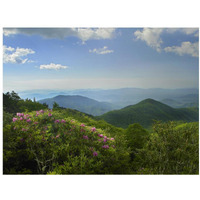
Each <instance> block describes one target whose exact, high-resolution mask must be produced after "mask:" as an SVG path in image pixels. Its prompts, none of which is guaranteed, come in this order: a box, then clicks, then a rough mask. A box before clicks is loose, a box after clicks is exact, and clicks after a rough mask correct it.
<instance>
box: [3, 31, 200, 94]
mask: <svg viewBox="0 0 200 200" xmlns="http://www.w3.org/2000/svg"><path fill="white" fill-rule="evenodd" d="M3 32H4V37H3V45H4V48H3V54H4V55H3V62H4V64H3V89H4V91H11V90H15V91H17V92H18V91H23V90H31V89H61V90H64V89H66V90H67V89H86V88H103V89H110V88H123V87H138V88H193V87H195V88H197V87H198V86H199V83H198V77H199V69H198V68H199V30H198V29H196V28H182V29H180V28H172V29H170V28H59V29H57V28H53V29H48V28H37V29H36V28H32V29H30V28H29V29H28V28H23V29H22V28H4V31H3Z"/></svg>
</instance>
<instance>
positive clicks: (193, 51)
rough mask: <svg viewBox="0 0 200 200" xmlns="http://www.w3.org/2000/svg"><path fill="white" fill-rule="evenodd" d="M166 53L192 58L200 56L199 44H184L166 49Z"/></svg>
mask: <svg viewBox="0 0 200 200" xmlns="http://www.w3.org/2000/svg"><path fill="white" fill-rule="evenodd" d="M164 50H165V51H166V52H173V53H176V54H178V55H180V56H183V55H185V54H187V55H191V56H192V57H198V56H199V43H198V42H195V43H191V42H182V43H181V46H172V47H166V48H164Z"/></svg>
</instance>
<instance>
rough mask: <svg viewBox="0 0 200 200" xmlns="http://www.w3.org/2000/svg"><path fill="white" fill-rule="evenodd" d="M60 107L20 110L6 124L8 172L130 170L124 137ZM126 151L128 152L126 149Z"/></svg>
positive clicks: (112, 172)
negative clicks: (60, 109) (64, 111)
mask: <svg viewBox="0 0 200 200" xmlns="http://www.w3.org/2000/svg"><path fill="white" fill-rule="evenodd" d="M60 117H63V116H62V115H61V114H60V113H59V111H52V110H39V111H33V112H31V113H17V114H16V116H14V117H13V119H12V123H11V125H7V126H6V127H4V173H5V174H6V173H8V174H10V173H11V174H12V173H13V174H15V173H21V174H23V173H24V174H31V173H33V174H114V173H126V167H125V166H126V164H125V163H127V160H128V158H129V155H128V153H127V151H123V150H122V149H123V148H124V147H123V144H122V142H120V137H117V136H116V137H113V136H111V135H110V133H107V132H106V131H104V130H102V129H99V128H96V127H94V126H88V125H87V124H84V123H80V122H79V121H77V120H75V119H72V118H70V117H67V116H66V117H65V118H60ZM123 152H125V153H123Z"/></svg>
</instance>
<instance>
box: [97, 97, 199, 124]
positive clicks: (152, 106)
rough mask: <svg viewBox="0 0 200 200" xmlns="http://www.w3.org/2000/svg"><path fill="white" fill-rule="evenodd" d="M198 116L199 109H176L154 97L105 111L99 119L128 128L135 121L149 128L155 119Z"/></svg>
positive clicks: (189, 118)
mask: <svg viewBox="0 0 200 200" xmlns="http://www.w3.org/2000/svg"><path fill="white" fill-rule="evenodd" d="M198 116H199V115H198V110H197V109H196V110H195V109H188V108H184V109H175V108H171V107H170V106H167V105H165V104H163V103H160V102H158V101H155V100H153V99H146V100H144V101H141V102H140V103H138V104H136V105H131V106H127V107H125V108H123V109H121V110H116V111H110V112H108V113H105V114H103V115H101V116H100V117H98V119H104V120H105V121H107V122H108V123H110V124H112V125H114V126H117V127H122V128H127V127H128V125H130V124H133V123H139V124H141V125H142V126H143V127H145V128H149V127H150V126H151V125H152V124H153V122H154V120H162V121H163V122H166V121H180V120H184V121H186V122H191V121H198Z"/></svg>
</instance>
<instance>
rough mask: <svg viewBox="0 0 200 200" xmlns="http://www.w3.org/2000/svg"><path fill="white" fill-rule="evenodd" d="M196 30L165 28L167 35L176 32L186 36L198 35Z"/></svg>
mask: <svg viewBox="0 0 200 200" xmlns="http://www.w3.org/2000/svg"><path fill="white" fill-rule="evenodd" d="M198 30H199V29H198V28H167V29H166V31H167V33H175V32H177V31H179V32H182V33H184V34H186V35H191V34H195V35H196V34H198Z"/></svg>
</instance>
